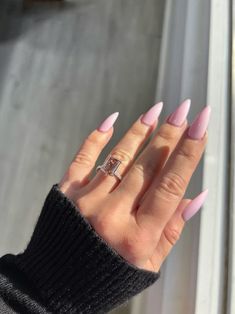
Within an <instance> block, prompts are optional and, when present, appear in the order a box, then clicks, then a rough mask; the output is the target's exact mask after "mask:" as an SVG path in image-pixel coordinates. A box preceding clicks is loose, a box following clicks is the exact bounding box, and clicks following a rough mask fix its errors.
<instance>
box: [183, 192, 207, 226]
mask: <svg viewBox="0 0 235 314" xmlns="http://www.w3.org/2000/svg"><path fill="white" fill-rule="evenodd" d="M207 194H208V189H206V190H205V191H203V192H202V193H200V194H199V195H198V196H197V197H195V198H194V199H193V200H192V201H191V202H190V203H189V204H188V205H187V206H186V207H185V209H184V212H183V214H182V217H183V219H184V220H185V221H188V220H189V219H190V218H192V217H193V216H194V215H195V214H196V213H197V212H198V210H199V209H200V208H201V206H202V205H203V203H204V202H205V199H206V197H207Z"/></svg>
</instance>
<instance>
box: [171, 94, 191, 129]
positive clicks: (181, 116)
mask: <svg viewBox="0 0 235 314" xmlns="http://www.w3.org/2000/svg"><path fill="white" fill-rule="evenodd" d="M190 105H191V100H190V99H186V100H185V101H184V102H182V104H181V105H179V106H178V107H177V108H176V110H175V111H174V112H172V114H170V116H169V117H168V118H167V120H166V121H167V123H170V124H173V125H174V126H181V125H182V124H183V122H184V121H185V119H186V117H187V115H188V112H189V109H190Z"/></svg>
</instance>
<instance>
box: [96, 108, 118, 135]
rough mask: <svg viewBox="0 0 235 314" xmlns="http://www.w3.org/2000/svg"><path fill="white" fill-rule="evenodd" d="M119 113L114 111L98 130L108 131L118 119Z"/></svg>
mask: <svg viewBox="0 0 235 314" xmlns="http://www.w3.org/2000/svg"><path fill="white" fill-rule="evenodd" d="M118 115H119V112H114V113H112V114H111V115H110V116H108V117H107V118H106V119H105V120H104V121H103V122H102V123H101V125H100V126H99V127H98V131H100V132H107V131H108V130H109V129H110V128H111V127H112V126H113V125H114V122H115V121H116V120H117V117H118Z"/></svg>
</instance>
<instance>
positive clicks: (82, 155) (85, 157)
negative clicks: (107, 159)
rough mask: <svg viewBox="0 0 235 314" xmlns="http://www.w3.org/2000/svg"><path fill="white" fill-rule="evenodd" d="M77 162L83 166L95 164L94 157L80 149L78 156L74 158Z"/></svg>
mask: <svg viewBox="0 0 235 314" xmlns="http://www.w3.org/2000/svg"><path fill="white" fill-rule="evenodd" d="M73 162H74V163H75V164H79V165H81V164H82V165H83V166H87V167H92V166H93V164H94V160H93V158H92V156H90V155H89V154H88V153H86V152H85V151H80V152H79V153H78V154H77V155H76V157H75V158H74V161H73Z"/></svg>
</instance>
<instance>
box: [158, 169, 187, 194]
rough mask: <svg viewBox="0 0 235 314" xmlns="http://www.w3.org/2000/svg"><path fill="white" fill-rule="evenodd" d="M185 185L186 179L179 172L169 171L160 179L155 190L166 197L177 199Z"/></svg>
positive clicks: (182, 192)
mask: <svg viewBox="0 0 235 314" xmlns="http://www.w3.org/2000/svg"><path fill="white" fill-rule="evenodd" d="M186 186H187V184H186V181H185V179H184V178H183V177H182V176H181V175H180V174H178V173H175V172H170V173H168V174H166V175H165V176H163V178H162V179H161V180H160V182H159V186H158V187H157V191H158V192H160V193H161V194H163V195H164V196H165V197H166V198H167V199H178V198H180V197H182V195H183V194H184V190H185V188H186Z"/></svg>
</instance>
